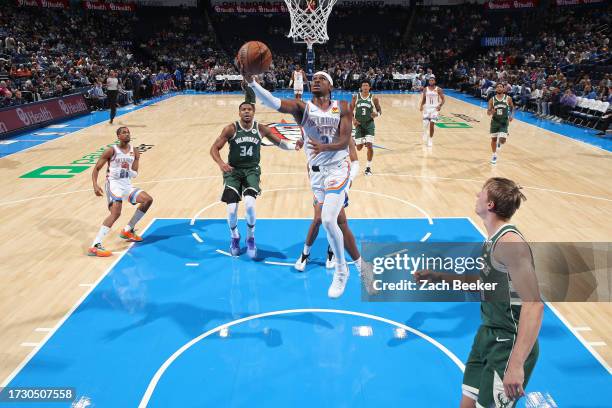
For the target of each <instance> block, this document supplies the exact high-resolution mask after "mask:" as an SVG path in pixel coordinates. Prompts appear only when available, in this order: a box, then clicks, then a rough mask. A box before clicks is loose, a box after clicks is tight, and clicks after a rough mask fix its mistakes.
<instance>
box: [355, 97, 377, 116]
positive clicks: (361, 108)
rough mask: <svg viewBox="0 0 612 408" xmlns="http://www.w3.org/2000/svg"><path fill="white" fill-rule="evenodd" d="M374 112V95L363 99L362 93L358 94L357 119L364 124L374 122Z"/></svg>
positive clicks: (356, 104) (356, 101) (356, 102)
mask: <svg viewBox="0 0 612 408" xmlns="http://www.w3.org/2000/svg"><path fill="white" fill-rule="evenodd" d="M372 112H374V102H373V101H372V94H369V95H368V97H367V98H362V97H361V92H358V93H357V99H356V100H355V119H357V120H358V121H359V122H362V123H363V122H369V121H371V120H374V119H373V118H372Z"/></svg>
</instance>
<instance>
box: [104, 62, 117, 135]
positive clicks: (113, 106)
mask: <svg viewBox="0 0 612 408" xmlns="http://www.w3.org/2000/svg"><path fill="white" fill-rule="evenodd" d="M118 92H119V80H118V79H117V73H116V72H115V71H113V70H111V71H110V73H109V76H108V78H106V96H107V97H108V106H109V107H110V122H109V123H110V124H111V125H112V124H113V119H115V114H116V113H117V93H118Z"/></svg>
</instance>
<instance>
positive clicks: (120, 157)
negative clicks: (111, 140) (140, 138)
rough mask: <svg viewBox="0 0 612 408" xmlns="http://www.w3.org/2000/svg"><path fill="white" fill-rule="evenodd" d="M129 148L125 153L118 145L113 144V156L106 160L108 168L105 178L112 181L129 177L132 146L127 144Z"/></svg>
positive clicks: (132, 157) (132, 153) (132, 154)
mask: <svg viewBox="0 0 612 408" xmlns="http://www.w3.org/2000/svg"><path fill="white" fill-rule="evenodd" d="M129 147H130V149H129V150H128V152H127V153H124V152H122V151H121V149H120V148H119V146H117V145H113V157H111V159H110V160H109V161H108V169H107V171H106V178H107V179H108V180H114V181H128V180H129V179H130V170H132V163H134V157H135V156H134V148H133V147H132V145H131V144H130V145H129Z"/></svg>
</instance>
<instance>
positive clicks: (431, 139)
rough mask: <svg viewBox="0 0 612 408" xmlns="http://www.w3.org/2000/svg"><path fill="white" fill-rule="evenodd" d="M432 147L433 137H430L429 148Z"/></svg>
mask: <svg viewBox="0 0 612 408" xmlns="http://www.w3.org/2000/svg"><path fill="white" fill-rule="evenodd" d="M431 146H433V137H430V138H429V139H428V140H427V147H431Z"/></svg>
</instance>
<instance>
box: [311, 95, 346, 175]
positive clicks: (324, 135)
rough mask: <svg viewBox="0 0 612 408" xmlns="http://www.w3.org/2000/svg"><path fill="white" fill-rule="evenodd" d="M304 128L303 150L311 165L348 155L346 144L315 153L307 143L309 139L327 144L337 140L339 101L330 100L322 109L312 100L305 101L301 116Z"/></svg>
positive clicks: (332, 160) (319, 164) (337, 160)
mask: <svg viewBox="0 0 612 408" xmlns="http://www.w3.org/2000/svg"><path fill="white" fill-rule="evenodd" d="M302 128H303V129H304V151H305V152H306V157H307V158H308V164H309V165H311V166H325V165H328V164H332V163H337V162H339V161H342V160H344V159H345V158H346V157H347V156H348V154H349V153H348V146H347V147H346V148H344V149H342V150H329V151H324V152H321V153H319V154H317V155H315V154H314V153H313V151H312V149H311V148H310V145H309V144H308V141H309V140H313V141H315V142H317V143H322V144H329V143H336V142H337V141H338V137H339V133H340V103H339V102H338V101H336V100H332V101H330V105H329V108H328V109H327V110H322V109H321V108H319V107H318V106H316V105H315V104H313V103H312V102H310V101H309V102H307V103H306V109H305V110H304V116H303V118H302Z"/></svg>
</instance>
